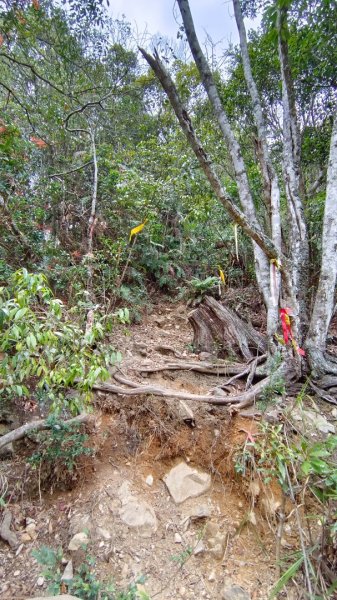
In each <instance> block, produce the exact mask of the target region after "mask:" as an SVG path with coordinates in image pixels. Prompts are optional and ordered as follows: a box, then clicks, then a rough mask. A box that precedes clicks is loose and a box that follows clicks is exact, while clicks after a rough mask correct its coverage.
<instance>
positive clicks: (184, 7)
mask: <svg viewBox="0 0 337 600" xmlns="http://www.w3.org/2000/svg"><path fill="white" fill-rule="evenodd" d="M178 5H179V9H180V12H181V16H182V19H183V23H184V27H185V33H186V36H187V39H188V43H189V46H190V48H191V52H192V54H193V58H194V60H195V63H196V65H197V68H198V70H199V73H200V76H201V79H202V82H203V86H204V88H205V91H206V93H207V95H208V98H209V101H210V103H211V105H212V107H213V111H214V114H215V116H216V118H217V121H218V123H219V126H220V129H221V132H222V135H223V138H224V140H225V143H226V145H227V148H228V152H229V154H230V157H231V160H232V164H233V167H234V172H235V180H236V183H237V186H238V192H239V198H240V202H241V205H242V208H243V211H244V213H245V215H246V217H247V219H248V221H249V222H250V223H251V224H252V225H253V226H254V227H256V228H259V229H261V226H260V223H259V221H258V218H257V215H256V210H255V206H254V201H253V198H252V194H251V191H250V186H249V181H248V176H247V170H246V166H245V163H244V160H243V156H242V152H241V148H240V145H239V143H238V142H237V140H236V138H235V136H234V133H233V131H232V128H231V125H230V123H229V121H228V118H227V115H226V112H225V110H224V108H223V105H222V102H221V98H220V96H219V93H218V90H217V87H216V85H215V82H214V78H213V74H212V72H211V69H210V67H209V65H208V63H207V60H206V58H205V56H204V54H203V51H202V49H201V46H200V44H199V41H198V38H197V35H196V32H195V27H194V23H193V18H192V14H191V10H190V7H189V2H188V0H178ZM253 249H254V257H255V268H256V272H257V280H258V284H259V287H260V290H261V292H262V294H263V298H264V302H265V304H266V305H267V306H268V303H269V300H270V282H269V262H268V260H267V257H266V255H265V253H264V252H263V251H261V249H260V248H259V247H258V246H257V245H256V244H255V243H253Z"/></svg>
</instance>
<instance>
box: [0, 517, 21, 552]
mask: <svg viewBox="0 0 337 600" xmlns="http://www.w3.org/2000/svg"><path fill="white" fill-rule="evenodd" d="M11 522H12V513H11V512H10V511H9V510H8V509H6V510H5V512H4V514H3V519H2V523H1V526H0V538H1V539H2V540H4V541H5V542H7V543H8V544H9V545H10V547H11V548H13V549H15V548H17V547H18V545H19V540H18V538H17V536H16V534H15V533H14V532H13V531H11V530H10V526H11Z"/></svg>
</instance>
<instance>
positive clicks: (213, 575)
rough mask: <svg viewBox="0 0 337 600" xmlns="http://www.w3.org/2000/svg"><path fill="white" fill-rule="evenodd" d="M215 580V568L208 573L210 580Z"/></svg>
mask: <svg viewBox="0 0 337 600" xmlns="http://www.w3.org/2000/svg"><path fill="white" fill-rule="evenodd" d="M215 580H216V574H215V571H214V569H213V571H211V572H210V574H209V575H208V581H215Z"/></svg>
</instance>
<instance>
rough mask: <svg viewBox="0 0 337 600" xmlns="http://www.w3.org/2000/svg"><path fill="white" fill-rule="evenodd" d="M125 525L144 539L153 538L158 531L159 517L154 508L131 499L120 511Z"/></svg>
mask: <svg viewBox="0 0 337 600" xmlns="http://www.w3.org/2000/svg"><path fill="white" fill-rule="evenodd" d="M119 516H120V518H121V520H122V521H123V523H125V524H126V525H127V526H128V527H131V528H132V529H136V530H137V533H138V534H139V535H140V536H141V537H144V538H148V537H151V536H152V534H153V533H155V532H156V531H157V527H158V525H157V517H156V514H155V512H154V510H153V508H152V507H151V506H150V505H149V504H148V503H147V502H142V501H140V500H138V499H137V498H133V497H132V498H130V499H129V500H128V501H127V502H126V503H125V504H124V506H122V508H121V509H120V511H119Z"/></svg>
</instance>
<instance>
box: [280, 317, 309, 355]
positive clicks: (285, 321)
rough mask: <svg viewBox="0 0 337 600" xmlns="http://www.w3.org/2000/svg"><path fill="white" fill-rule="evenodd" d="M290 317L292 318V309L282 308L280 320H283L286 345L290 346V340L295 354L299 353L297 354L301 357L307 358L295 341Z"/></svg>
mask: <svg viewBox="0 0 337 600" xmlns="http://www.w3.org/2000/svg"><path fill="white" fill-rule="evenodd" d="M290 316H291V310H290V308H281V309H280V318H281V324H282V331H283V339H284V343H285V344H288V342H289V340H290V341H291V343H292V345H293V347H294V350H295V352H297V354H299V355H300V356H305V352H304V350H303V349H302V348H300V347H299V345H298V343H297V342H296V340H295V339H294V336H293V332H292V329H291V322H290Z"/></svg>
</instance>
